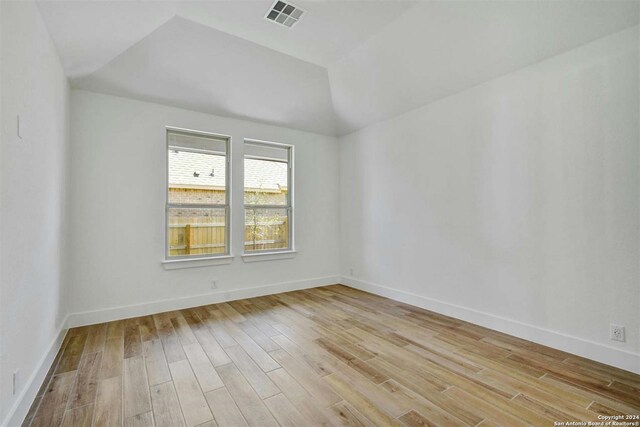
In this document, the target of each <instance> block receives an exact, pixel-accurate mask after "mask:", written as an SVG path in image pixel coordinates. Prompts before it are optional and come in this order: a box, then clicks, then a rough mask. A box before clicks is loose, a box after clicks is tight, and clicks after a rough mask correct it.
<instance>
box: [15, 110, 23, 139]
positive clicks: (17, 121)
mask: <svg viewBox="0 0 640 427" xmlns="http://www.w3.org/2000/svg"><path fill="white" fill-rule="evenodd" d="M16 134H17V135H18V139H22V135H21V134H20V115H19V114H18V116H17V119H16Z"/></svg>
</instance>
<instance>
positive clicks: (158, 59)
mask: <svg viewBox="0 0 640 427" xmlns="http://www.w3.org/2000/svg"><path fill="white" fill-rule="evenodd" d="M72 84H73V86H74V87H75V88H80V89H87V90H91V91H94V92H101V93H108V94H113V95H119V96H125V97H133V98H137V99H142V100H144V101H152V102H158V103H162V104H168V105H174V106H177V107H183V108H187V109H192V110H196V111H203V112H208V113H212V114H218V115H222V116H227V117H236V118H243V119H250V120H255V121H260V122H264V123H270V124H276V125H281V126H288V127H294V128H298V129H303V130H307V131H311V132H316V133H322V134H329V135H335V134H336V129H335V117H334V114H333V107H332V103H331V92H330V88H329V78H328V75H327V69H326V68H323V67H320V66H318V65H314V64H311V63H309V62H305V61H302V60H300V59H296V58H294V57H292V56H289V55H285V54H283V53H279V52H276V51H273V50H271V49H267V48H264V47H262V46H260V45H258V44H255V43H252V42H249V41H246V40H244V39H241V38H239V37H235V36H232V35H229V34H227V33H223V32H221V31H218V30H214V29H213V28H211V27H207V26H205V25H201V24H198V23H196V22H193V21H189V20H186V19H183V18H178V17H174V18H171V19H170V20H169V21H168V22H167V23H165V24H163V25H162V26H160V28H158V29H157V30H155V31H154V32H152V33H151V34H150V35H148V36H147V37H145V38H144V39H143V40H141V41H140V42H138V43H137V44H135V45H134V46H133V47H131V48H129V49H127V50H126V51H125V52H124V53H122V54H121V55H119V56H117V57H116V58H115V59H113V60H112V61H111V62H109V63H108V64H107V65H105V66H104V67H102V68H100V69H99V70H98V71H96V72H94V73H92V74H90V75H89V76H86V77H80V78H75V79H73V80H72Z"/></svg>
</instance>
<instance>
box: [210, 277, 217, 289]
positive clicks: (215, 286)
mask: <svg viewBox="0 0 640 427" xmlns="http://www.w3.org/2000/svg"><path fill="white" fill-rule="evenodd" d="M211 289H218V279H212V280H211Z"/></svg>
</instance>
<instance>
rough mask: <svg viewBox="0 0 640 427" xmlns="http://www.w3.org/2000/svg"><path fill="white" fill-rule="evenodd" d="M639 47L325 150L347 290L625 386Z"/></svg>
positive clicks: (635, 331)
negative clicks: (478, 327)
mask: <svg viewBox="0 0 640 427" xmlns="http://www.w3.org/2000/svg"><path fill="white" fill-rule="evenodd" d="M638 40H639V38H638V27H634V28H632V29H630V30H625V31H623V32H621V33H617V34H615V35H611V36H609V37H606V38H603V39H600V40H598V41H595V42H592V43H590V44H587V45H584V46H582V47H580V48H577V49H574V50H572V51H569V52H566V53H564V54H562V55H559V56H556V57H554V58H551V59H549V60H546V61H544V62H541V63H538V64H536V65H534V66H530V67H527V68H524V69H522V70H520V71H517V72H515V73H511V74H509V75H507V76H505V77H502V78H499V79H496V80H493V81H491V82H488V83H485V84H482V85H480V86H476V87H475V88H473V89H470V90H468V91H465V92H462V93H459V94H457V95H454V96H451V97H449V98H446V99H443V100H441V101H438V102H435V103H433V104H430V105H427V106H424V107H421V108H419V109H417V110H414V111H411V112H409V113H407V114H404V115H401V116H398V117H396V118H394V119H391V120H389V121H386V122H381V123H378V124H375V125H372V126H370V127H367V128H365V129H363V130H361V131H359V132H356V133H353V134H351V135H348V136H346V137H343V138H340V149H341V168H340V174H341V205H340V210H341V234H342V237H343V240H342V250H341V251H342V265H341V268H342V271H343V273H344V274H345V275H347V276H353V277H351V278H347V279H346V280H347V283H351V284H353V285H355V286H360V287H363V288H367V289H372V290H374V291H376V292H379V293H383V294H386V295H390V296H393V297H396V298H400V299H404V300H407V301H409V302H413V303H414V304H419V305H423V306H426V307H429V308H433V309H436V310H439V311H443V312H446V313H449V314H453V315H456V316H458V317H463V318H467V319H469V320H472V321H475V322H478V323H482V324H486V325H488V326H491V327H494V328H498V329H502V330H506V331H507V332H510V333H514V334H516V335H521V336H525V337H526V338H529V339H534V340H537V341H542V342H544V343H547V344H551V345H555V346H557V347H561V348H564V349H567V350H570V351H575V352H579V353H581V354H584V355H587V356H589V357H593V358H596V359H599V360H603V361H605V362H607V363H611V364H614V365H617V366H621V367H624V368H626V369H631V370H635V371H638V372H640V337H639V334H640V310H639V309H638V307H639V306H640V277H639V271H638V270H639V265H638V262H639V260H640V252H639V237H640V216H639V214H640V209H639V195H640V191H639V190H640V184H639V171H640V164H639V163H640V162H639V140H640V133H639V129H638V123H639V113H640V109H639V101H638V98H639V86H638ZM351 272H352V273H351ZM609 323H618V324H622V325H625V326H626V332H627V342H626V343H617V342H613V341H610V340H609Z"/></svg>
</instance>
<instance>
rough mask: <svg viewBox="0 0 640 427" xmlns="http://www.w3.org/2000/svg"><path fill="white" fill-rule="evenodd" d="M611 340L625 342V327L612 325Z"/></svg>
mask: <svg viewBox="0 0 640 427" xmlns="http://www.w3.org/2000/svg"><path fill="white" fill-rule="evenodd" d="M610 335H611V339H612V340H614V341H621V342H624V326H621V325H614V324H611V330H610Z"/></svg>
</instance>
